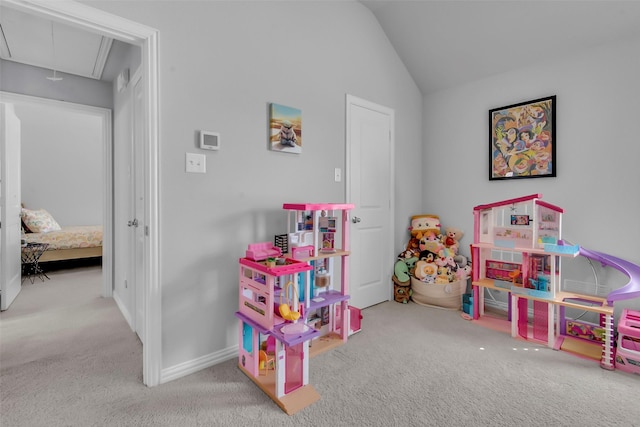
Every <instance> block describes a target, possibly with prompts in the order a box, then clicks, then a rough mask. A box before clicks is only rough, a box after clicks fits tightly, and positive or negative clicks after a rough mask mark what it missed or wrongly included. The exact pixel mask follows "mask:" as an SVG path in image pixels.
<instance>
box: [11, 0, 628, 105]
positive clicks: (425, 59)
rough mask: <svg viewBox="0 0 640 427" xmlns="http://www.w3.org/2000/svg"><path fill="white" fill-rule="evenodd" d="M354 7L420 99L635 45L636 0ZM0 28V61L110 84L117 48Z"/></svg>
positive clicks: (369, 2)
mask: <svg viewBox="0 0 640 427" xmlns="http://www.w3.org/2000/svg"><path fill="white" fill-rule="evenodd" d="M323 1H326V0H323ZM358 1H360V3H362V4H363V5H364V6H365V7H367V8H368V9H369V10H371V12H372V13H373V14H374V15H375V17H376V19H377V20H378V22H379V23H380V26H381V27H382V29H383V30H384V31H385V33H386V34H387V37H388V38H389V41H390V42H391V44H392V45H393V47H394V48H395V50H396V51H397V53H398V55H399V57H400V59H401V60H402V61H403V62H404V64H405V65H406V67H407V69H408V71H409V73H410V74H411V76H412V77H413V79H414V80H415V82H416V84H417V85H418V87H419V88H420V90H421V91H422V93H423V94H425V95H426V94H429V93H433V92H435V91H438V90H442V89H446V88H451V87H456V86H460V85H464V84H465V83H469V82H472V81H476V80H480V79H483V78H486V77H489V76H492V75H495V74H500V73H503V72H507V71H513V70H517V69H519V68H524V67H529V66H532V65H539V64H541V63H544V61H556V60H559V59H561V58H562V57H563V56H566V55H571V54H575V53H576V52H578V51H580V50H584V49H589V48H592V47H595V46H597V45H599V44H603V43H612V42H616V41H624V40H628V39H630V38H640V0H491V1H489V0H358ZM0 26H1V27H0V30H1V31H0V58H2V59H5V60H9V61H15V62H20V63H24V64H29V65H34V66H37V67H41V68H46V69H50V70H57V71H60V72H64V73H69V74H75V75H79V76H83V77H88V78H92V79H98V80H100V79H102V80H107V81H112V80H113V78H114V77H115V76H114V75H106V74H113V73H110V72H109V71H110V70H109V67H107V72H105V64H106V63H107V59H108V57H109V54H110V51H114V50H115V51H118V52H120V51H121V49H120V44H121V42H118V41H115V42H114V41H113V40H111V39H109V38H106V37H103V36H101V35H98V34H91V33H88V32H86V31H81V30H79V29H77V28H75V27H71V26H67V25H63V24H60V23H56V22H51V21H49V20H46V19H44V18H42V17H39V16H36V15H30V14H25V13H22V12H19V11H17V10H14V9H11V8H7V7H0ZM639 54H640V53H639ZM112 55H114V53H113V52H112Z"/></svg>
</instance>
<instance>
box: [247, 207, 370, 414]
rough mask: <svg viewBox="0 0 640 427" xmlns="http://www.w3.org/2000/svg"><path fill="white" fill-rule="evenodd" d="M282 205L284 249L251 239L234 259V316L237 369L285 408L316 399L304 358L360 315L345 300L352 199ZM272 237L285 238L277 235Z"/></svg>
mask: <svg viewBox="0 0 640 427" xmlns="http://www.w3.org/2000/svg"><path fill="white" fill-rule="evenodd" d="M283 208H284V209H286V210H287V211H288V212H289V233H288V238H287V240H288V241H287V242H286V243H287V244H286V247H287V248H288V249H289V253H285V254H282V250H281V249H280V247H279V246H276V245H271V244H270V243H255V244H251V245H249V248H248V250H247V252H246V256H245V258H241V259H240V261H239V264H240V272H239V278H240V280H239V310H238V311H237V312H236V317H237V318H238V319H239V321H240V330H239V343H240V345H239V347H240V349H239V352H238V366H239V368H240V369H241V370H242V371H243V372H244V373H245V374H246V375H247V376H248V377H249V378H251V379H252V380H253V381H254V382H255V383H256V384H257V385H258V386H259V387H260V388H261V389H262V390H263V391H264V392H265V393H266V394H267V395H268V396H269V397H271V399H273V400H274V401H275V402H276V403H277V404H278V406H280V408H282V409H283V410H284V411H285V412H286V413H287V414H290V415H291V414H293V413H295V412H297V411H298V410H300V409H302V408H304V407H306V406H308V405H310V404H311V403H313V402H315V401H317V400H318V399H319V398H320V396H319V395H318V393H317V392H316V391H315V389H314V388H313V386H312V385H310V384H309V358H310V357H312V356H314V355H316V354H319V353H320V352H323V351H326V350H329V349H331V348H334V347H336V346H338V345H341V344H343V343H344V342H346V341H347V337H348V336H349V335H350V334H351V333H353V332H355V331H357V330H359V328H360V318H361V316H360V313H359V310H357V309H354V308H352V307H349V305H348V300H349V295H348V289H349V286H348V272H349V268H348V256H349V227H348V219H349V210H350V209H352V208H353V205H351V204H333V203H322V204H285V205H283ZM336 236H338V238H337V239H336ZM275 240H276V243H283V242H282V241H281V240H282V235H280V236H276V239H275ZM336 242H337V246H336ZM336 261H338V262H339V263H340V266H339V267H340V268H339V275H338V274H336V273H337V269H336V268H334V267H335V266H334V262H336Z"/></svg>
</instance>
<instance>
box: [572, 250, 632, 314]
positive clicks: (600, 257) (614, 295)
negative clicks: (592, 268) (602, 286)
mask: <svg viewBox="0 0 640 427" xmlns="http://www.w3.org/2000/svg"><path fill="white" fill-rule="evenodd" d="M579 254H580V255H581V256H583V257H585V258H589V259H593V260H595V261H599V262H600V263H601V264H602V265H608V266H610V267H613V268H615V269H616V270H618V271H621V272H622V273H624V274H626V275H627V276H628V277H629V279H630V280H629V283H627V284H626V285H625V286H623V287H621V288H620V289H616V290H615V291H611V292H610V293H609V295H607V304H609V305H613V303H614V301H621V300H626V299H632V298H639V297H640V265H637V264H634V263H632V262H629V261H625V260H623V259H620V258H618V257H614V256H613V255H607V254H603V253H602V252H597V251H592V250H589V249H585V248H583V247H582V246H580V252H579Z"/></svg>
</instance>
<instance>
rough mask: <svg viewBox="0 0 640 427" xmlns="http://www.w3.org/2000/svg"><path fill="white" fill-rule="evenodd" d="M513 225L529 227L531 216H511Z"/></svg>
mask: <svg viewBox="0 0 640 427" xmlns="http://www.w3.org/2000/svg"><path fill="white" fill-rule="evenodd" d="M511 225H529V215H511Z"/></svg>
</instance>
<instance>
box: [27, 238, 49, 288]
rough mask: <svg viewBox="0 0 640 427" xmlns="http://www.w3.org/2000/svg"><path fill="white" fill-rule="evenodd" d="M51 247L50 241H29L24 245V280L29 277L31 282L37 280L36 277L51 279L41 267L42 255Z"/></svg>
mask: <svg viewBox="0 0 640 427" xmlns="http://www.w3.org/2000/svg"><path fill="white" fill-rule="evenodd" d="M48 247H49V244H48V243H27V246H23V247H22V281H23V282H24V280H25V279H26V278H27V277H28V278H29V280H31V283H33V282H34V281H35V278H36V277H39V278H40V280H42V281H43V282H44V278H45V277H46V278H47V279H49V276H47V275H46V273H45V272H44V271H43V270H42V268H41V267H40V263H39V260H40V257H41V256H42V254H43V253H44V251H46V250H47V248H48Z"/></svg>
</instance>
